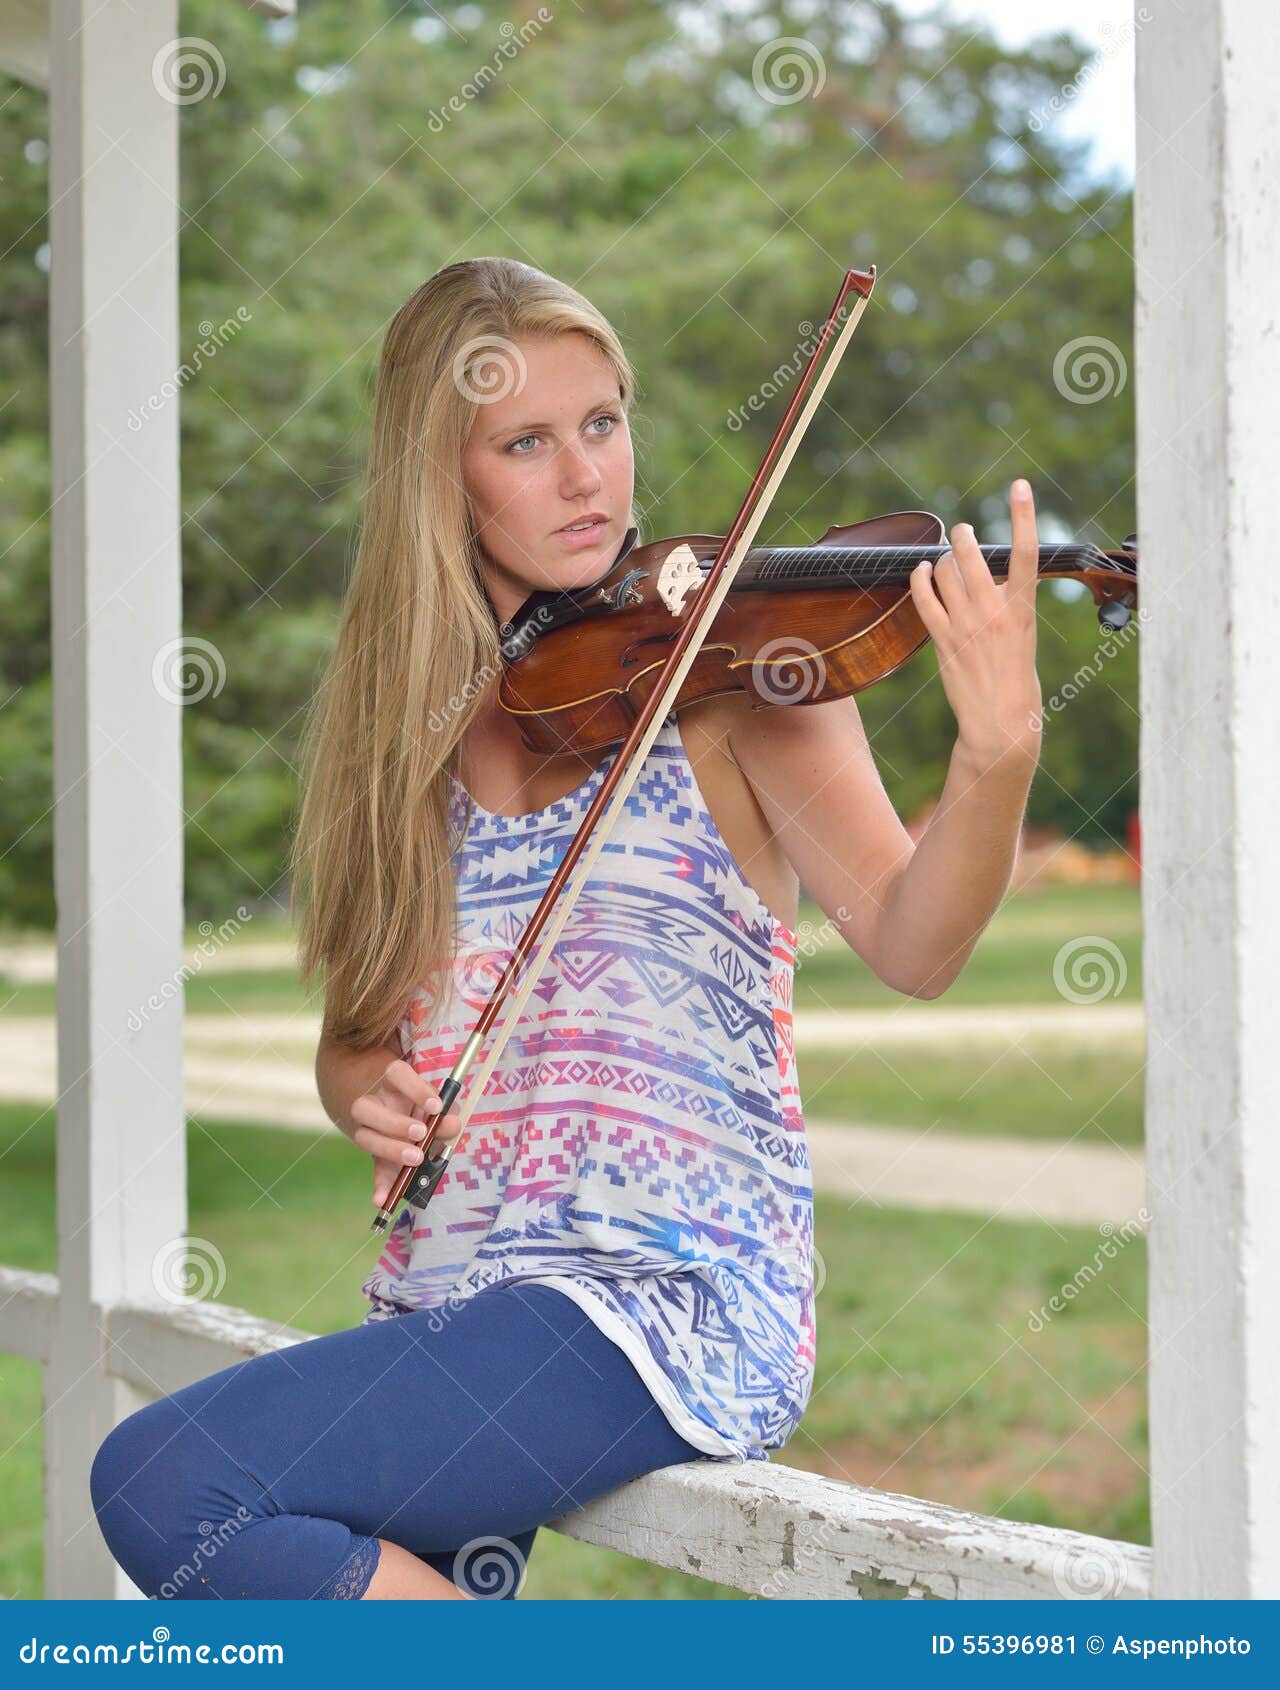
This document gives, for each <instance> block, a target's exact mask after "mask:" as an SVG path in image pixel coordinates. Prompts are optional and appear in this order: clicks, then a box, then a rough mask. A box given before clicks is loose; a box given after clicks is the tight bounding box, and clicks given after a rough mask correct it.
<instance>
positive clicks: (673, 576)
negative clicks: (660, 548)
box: [658, 541, 702, 616]
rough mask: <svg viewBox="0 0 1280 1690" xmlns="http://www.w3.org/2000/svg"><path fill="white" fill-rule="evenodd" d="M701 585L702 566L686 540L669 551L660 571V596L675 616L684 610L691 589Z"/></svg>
mask: <svg viewBox="0 0 1280 1690" xmlns="http://www.w3.org/2000/svg"><path fill="white" fill-rule="evenodd" d="M701 585H702V567H701V565H700V564H699V562H698V560H697V558H696V557H695V556H694V555H693V547H692V546H691V545H689V544H688V542H687V541H686V542H685V543H684V544H683V545H679V546H677V547H676V548H675V550H674V551H671V552H668V554H667V556H666V559H665V561H664V562H663V565H662V568H661V569H660V570H659V571H658V597H659V598H660V599H661V600H662V602H663V604H665V605H666V607H667V609H668V610H669V611H670V612H671V614H672V615H673V616H679V615H680V614H681V612H682V611H683V610H684V601H685V599H686V598H687V597H688V596H689V591H690V589H691V588H694V587H700V586H701Z"/></svg>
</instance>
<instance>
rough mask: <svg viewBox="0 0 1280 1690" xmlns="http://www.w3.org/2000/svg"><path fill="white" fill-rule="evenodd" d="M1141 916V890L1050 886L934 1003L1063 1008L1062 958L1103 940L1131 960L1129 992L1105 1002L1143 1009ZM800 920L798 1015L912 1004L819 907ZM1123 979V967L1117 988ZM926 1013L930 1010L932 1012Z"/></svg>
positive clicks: (1019, 910)
mask: <svg viewBox="0 0 1280 1690" xmlns="http://www.w3.org/2000/svg"><path fill="white" fill-rule="evenodd" d="M1141 917H1142V910H1141V904H1140V901H1139V894H1138V888H1137V887H1136V886H1046V887H1044V888H1043V889H1042V890H1041V891H1039V892H1031V893H1025V894H1022V895H1020V896H1018V897H1014V898H1010V899H1008V900H1007V901H1006V902H1005V904H1004V905H1003V906H1002V907H1001V908H1000V909H999V910H998V911H997V912H996V914H995V916H994V917H993V918H992V920H991V924H990V926H989V927H988V928H987V930H986V932H985V933H984V934H983V936H982V938H981V939H980V940H979V941H978V944H977V947H976V948H975V950H974V953H973V955H972V956H971V957H970V958H969V961H968V963H967V964H966V965H965V969H964V972H963V973H962V974H961V975H960V978H959V979H958V980H956V981H955V983H954V984H953V985H952V986H950V987H949V988H948V990H947V991H946V992H945V993H944V994H943V995H942V997H941V998H936V999H934V1000H933V1002H934V1003H935V1004H937V1005H938V1006H940V1007H943V1008H945V1007H946V1006H947V1005H959V1004H1017V1005H1019V1006H1023V1005H1028V1004H1062V1003H1063V1002H1065V1001H1067V1000H1065V999H1064V998H1063V996H1062V994H1061V992H1060V991H1059V990H1058V988H1057V986H1056V985H1055V983H1054V959H1055V957H1056V956H1057V955H1058V953H1059V951H1060V950H1061V949H1062V947H1063V946H1064V945H1067V944H1069V943H1070V942H1071V941H1072V940H1075V939H1080V938H1083V937H1086V936H1088V935H1091V934H1097V935H1099V936H1100V937H1101V938H1104V939H1108V940H1110V942H1111V943H1112V944H1113V945H1115V946H1117V947H1118V948H1119V951H1120V954H1121V956H1122V957H1123V959H1124V975H1125V978H1124V982H1123V986H1122V988H1121V989H1120V990H1119V991H1118V992H1117V993H1116V994H1115V995H1114V996H1108V997H1106V998H1105V999H1104V1000H1102V1001H1104V1002H1107V1003H1138V1002H1140V1001H1141V997H1142V921H1141ZM799 920H800V922H801V927H800V929H799V932H800V941H801V942H800V945H799V946H798V947H797V950H798V955H797V966H796V982H795V1006H796V1008H797V1009H854V1008H857V1009H893V1008H901V1007H902V1006H903V1005H904V1004H905V1003H909V1001H910V1000H908V999H906V998H904V997H903V995H902V993H900V992H895V991H892V990H891V989H890V988H889V987H888V986H886V985H885V984H884V983H883V982H882V981H881V980H879V979H877V977H876V976H875V975H874V974H873V973H872V972H871V970H870V969H869V968H868V967H867V966H866V965H865V963H863V962H862V961H861V960H860V959H859V958H858V957H857V956H855V955H854V953H853V952H852V951H851V950H850V949H849V947H848V946H847V945H846V944H845V943H844V941H843V940H842V939H841V938H840V937H839V935H838V934H835V933H834V932H833V931H832V929H831V926H830V923H829V922H828V921H827V918H826V917H825V916H824V915H823V913H822V911H821V910H820V909H819V908H818V906H817V905H816V904H813V903H812V902H810V901H808V900H806V901H805V902H804V903H803V904H802V906H801V910H800V916H799ZM806 922H807V923H808V924H809V926H808V928H807V929H806V927H805V926H804V923H806ZM817 940H822V941H823V942H822V943H820V944H818V945H817V946H816V948H814V946H813V943H812V942H813V941H817ZM807 943H808V945H809V948H810V949H811V950H812V954H809V949H806V945H807ZM1063 966H1064V967H1065V966H1066V964H1065V963H1064V965H1063ZM1119 974H1120V970H1119V968H1118V967H1117V968H1116V970H1115V979H1116V983H1117V984H1119ZM1068 979H1069V980H1070V976H1069V975H1068ZM1072 983H1073V984H1075V985H1076V986H1077V987H1080V986H1083V987H1084V989H1086V990H1088V989H1090V986H1091V982H1090V980H1089V978H1088V977H1085V978H1084V979H1083V980H1081V981H1078V982H1072ZM912 1007H914V1006H912ZM921 1007H922V1008H924V1009H925V1010H926V1011H927V1009H928V1008H929V1007H930V1006H929V1005H923V1006H921Z"/></svg>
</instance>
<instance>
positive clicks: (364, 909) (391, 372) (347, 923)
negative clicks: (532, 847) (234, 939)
mask: <svg viewBox="0 0 1280 1690" xmlns="http://www.w3.org/2000/svg"><path fill="white" fill-rule="evenodd" d="M575 330H576V331H578V332H579V333H582V334H585V335H588V336H589V337H590V338H591V340H592V341H593V342H594V343H595V344H596V345H597V346H598V347H599V349H600V350H601V351H602V352H603V353H604V354H605V356H606V357H607V358H608V359H609V361H610V363H611V365H612V366H613V369H614V372H615V373H616V376H617V380H618V391H619V400H620V403H621V404H622V406H623V407H624V410H625V408H626V406H627V405H629V403H630V401H631V397H632V394H633V392H634V390H635V380H634V376H633V374H632V369H631V365H630V363H629V361H628V359H627V355H626V353H625V352H624V350H623V348H622V343H621V341H620V340H619V339H618V336H617V335H616V334H615V333H614V331H613V329H612V328H611V327H610V325H609V323H608V322H607V321H606V319H605V318H604V317H603V316H602V315H601V314H600V312H599V311H598V310H597V309H596V308H595V306H593V305H592V304H591V303H590V301H589V300H587V299H585V298H584V297H583V296H582V295H581V294H580V293H578V292H577V291H576V290H575V289H574V288H572V287H570V286H568V284H567V283H564V282H560V281H557V280H556V279H555V278H554V277H551V276H548V275H545V274H544V273H543V272H542V271H541V270H536V269H534V268H532V267H531V266H530V265H527V264H521V263H518V262H516V261H515V260H514V259H509V258H469V259H465V260H463V261H462V262H460V263H457V264H450V265H447V266H446V267H445V268H444V269H443V270H438V271H437V272H436V274H435V275H434V276H432V277H430V279H429V280H427V281H425V282H423V284H422V285H421V287H419V288H417V289H416V290H415V291H414V292H413V293H412V294H411V295H410V297H409V298H408V299H407V300H406V301H405V302H404V304H403V305H402V306H401V307H400V309H399V310H398V311H397V312H396V314H395V316H394V317H393V318H392V320H391V324H390V326H389V328H388V329H387V333H386V336H385V338H384V340H383V343H382V352H381V356H380V358H379V362H378V373H377V381H376V386H375V391H374V401H373V421H372V428H371V435H370V443H369V458H368V468H367V473H366V478H365V487H364V494H363V504H362V521H361V532H360V542H359V549H358V551H357V555H356V562H355V567H354V569H353V571H352V575H351V580H350V582H349V584H348V588H347V592H346V597H345V599H344V602H343V607H342V615H341V620H340V624H339V630H338V638H337V644H336V647H335V650H334V653H333V657H332V659H331V660H330V663H329V666H328V669H327V671H326V673H325V676H324V677H323V679H322V681H321V684H320V686H319V688H318V689H317V692H316V695H315V698H314V699H313V700H312V704H311V709H310V711H309V713H308V718H307V723H306V727H305V731H304V734H303V743H302V764H303V773H302V783H303V796H302V803H301V807H300V810H299V815H298V824H297V828H296V831H295V835H294V839H293V842H292V846H291V850H290V862H289V868H290V874H291V894H290V902H291V908H292V913H293V916H294V919H295V921H296V924H297V935H298V966H299V973H300V975H301V977H302V980H303V982H304V984H305V985H307V986H308V987H310V985H311V984H312V983H313V982H314V979H315V977H316V975H317V973H318V972H320V971H323V974H324V1022H323V1029H322V1035H321V1036H322V1038H323V1039H325V1040H334V1041H337V1042H339V1043H342V1044H347V1045H350V1046H351V1047H353V1048H355V1049H365V1048H372V1047H373V1046H375V1045H378V1044H384V1043H386V1042H387V1041H388V1040H390V1039H391V1038H392V1037H393V1035H394V1033H395V1031H396V1029H397V1027H398V1025H399V1023H400V1021H401V1019H402V1017H403V1016H404V1014H405V1013H406V1011H407V1010H408V1007H409V1004H410V1003H411V1002H412V1001H413V1000H414V998H415V997H418V996H420V995H421V996H422V997H423V998H425V1000H426V1003H427V1009H426V1011H425V1013H426V1015H427V1017H428V1018H429V1019H430V1018H433V1017H434V1015H435V1013H436V1012H437V1010H438V1009H439V1007H440V1005H441V1002H442V1001H443V997H444V993H445V990H446V982H447V979H448V975H449V972H450V970H451V969H452V964H453V959H454V955H455V949H456V945H457V898H456V887H455V885H454V879H453V874H452V872H451V857H452V854H453V850H454V848H455V846H456V844H457V840H456V838H454V837H451V831H450V826H449V811H450V804H449V798H450V784H449V776H450V772H451V771H452V770H454V769H456V766H457V748H458V745H459V743H460V741H461V740H462V739H463V737H464V736H465V734H466V731H467V728H468V727H469V725H470V724H471V722H472V721H473V720H474V719H475V717H476V716H477V714H478V713H479V712H480V710H481V709H482V708H483V705H484V701H485V697H486V694H487V691H488V683H489V682H490V681H491V680H493V679H494V678H496V676H497V675H498V673H499V672H500V669H501V640H502V636H501V632H500V629H499V624H498V619H497V615H496V612H495V611H494V609H493V606H492V604H491V602H490V600H489V596H488V594H487V593H486V591H485V588H484V583H483V578H482V575H481V573H480V568H479V553H478V548H477V545H476V539H475V534H474V528H473V522H472V511H471V502H470V499H469V498H468V495H467V492H466V489H465V487H464V485H463V480H462V453H463V449H464V447H465V445H466V442H467V438H468V436H469V434H470V431H471V428H472V425H473V423H474V421H475V418H476V416H477V414H478V411H479V404H480V403H481V402H482V400H481V401H478V400H477V399H476V398H475V397H473V395H477V394H478V395H484V394H486V393H487V392H488V393H492V390H493V389H492V382H493V379H494V374H495V371H496V373H497V375H498V378H499V379H501V378H502V375H503V368H502V366H503V361H504V359H505V360H509V359H510V355H511V343H512V342H513V341H514V340H515V339H516V337H517V336H540V335H541V336H545V335H556V334H564V333H567V332H570V331H575ZM628 521H630V517H628Z"/></svg>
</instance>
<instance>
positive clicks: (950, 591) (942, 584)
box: [933, 552, 969, 616]
mask: <svg viewBox="0 0 1280 1690" xmlns="http://www.w3.org/2000/svg"><path fill="white" fill-rule="evenodd" d="M933 584H934V587H935V588H936V589H937V593H938V597H939V598H940V599H941V600H942V602H943V604H944V605H945V606H946V609H947V615H948V616H955V615H956V613H957V612H960V611H963V610H964V608H965V606H966V605H967V604H968V602H969V594H968V592H967V591H966V590H965V584H964V581H963V580H962V579H961V575H960V566H959V564H958V563H957V562H956V560H955V554H954V553H952V552H947V553H945V555H944V556H942V557H940V558H939V559H938V561H937V563H936V564H935V565H934V568H933Z"/></svg>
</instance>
